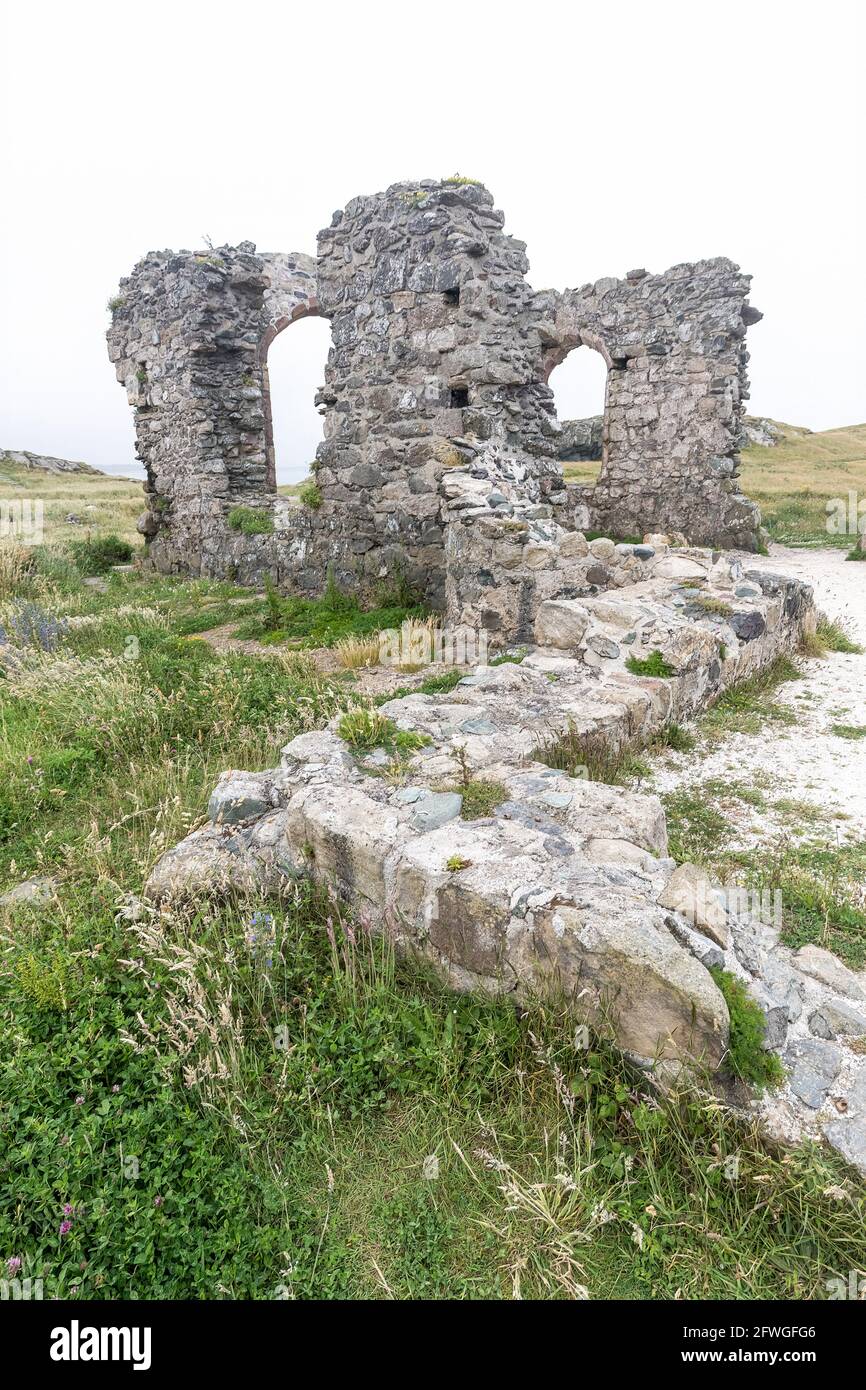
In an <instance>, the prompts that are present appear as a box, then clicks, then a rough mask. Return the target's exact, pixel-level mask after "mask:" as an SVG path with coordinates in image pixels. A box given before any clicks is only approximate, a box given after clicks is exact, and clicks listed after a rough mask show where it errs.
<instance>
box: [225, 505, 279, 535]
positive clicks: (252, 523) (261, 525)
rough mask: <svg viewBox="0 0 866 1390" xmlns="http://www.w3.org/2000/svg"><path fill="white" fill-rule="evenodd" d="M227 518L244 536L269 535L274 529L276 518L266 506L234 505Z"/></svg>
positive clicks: (233, 528) (234, 528) (230, 524)
mask: <svg viewBox="0 0 866 1390" xmlns="http://www.w3.org/2000/svg"><path fill="white" fill-rule="evenodd" d="M226 520H227V521H228V524H229V526H230V527H231V528H232V530H233V531H240V533H241V535H242V536H267V535H270V533H271V532H272V531H273V529H274V519H273V517H272V516H271V513H270V512H269V511H267V509H266V508H264V507H232V509H231V511H230V512H229V514H228V516H227V517H226Z"/></svg>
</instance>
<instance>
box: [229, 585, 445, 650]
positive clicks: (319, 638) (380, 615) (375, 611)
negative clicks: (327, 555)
mask: <svg viewBox="0 0 866 1390" xmlns="http://www.w3.org/2000/svg"><path fill="white" fill-rule="evenodd" d="M423 616H424V609H423V608H422V607H421V605H419V604H411V605H406V604H390V605H388V606H384V607H375V608H368V609H363V608H362V607H361V605H360V603H359V601H358V599H357V598H355V596H354V595H350V594H340V593H339V592H336V593H325V595H324V596H323V597H322V598H318V599H303V598H293V597H292V598H281V597H279V596H278V595H275V594H272V595H270V596H269V597H268V598H266V599H265V600H263V601H260V602H259V605H258V608H257V609H252V610H251V611H250V612H249V613H248V614H247V616H245V617H244V618H243V619H242V621H241V622H240V623H239V624H238V627H237V629H236V631H235V633H234V636H235V637H239V638H242V639H252V640H255V641H259V642H264V643H265V644H266V645H281V644H283V643H285V644H286V645H288V646H290V647H293V648H295V649H298V650H303V649H305V648H314V647H333V646H334V645H335V644H336V643H337V642H339V641H341V640H342V639H343V638H344V637H352V636H363V635H365V634H369V633H375V632H380V631H382V630H383V629H386V628H399V627H400V625H401V623H403V622H404V621H405V620H406V619H407V618H411V617H419V618H420V617H423Z"/></svg>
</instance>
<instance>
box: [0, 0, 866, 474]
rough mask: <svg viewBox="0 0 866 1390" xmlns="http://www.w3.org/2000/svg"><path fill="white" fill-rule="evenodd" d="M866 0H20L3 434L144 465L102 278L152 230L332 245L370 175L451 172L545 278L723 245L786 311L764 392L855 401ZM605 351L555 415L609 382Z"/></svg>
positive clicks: (300, 391)
mask: <svg viewBox="0 0 866 1390" xmlns="http://www.w3.org/2000/svg"><path fill="white" fill-rule="evenodd" d="M864 12H866V10H864V6H863V5H862V4H860V3H853V0H851V2H849V0H824V3H822V4H821V5H815V4H814V3H811V4H809V5H805V4H800V3H797V0H793V3H791V2H790V0H789V3H771V2H770V0H749V3H742V0H725V3H724V4H720V3H719V4H712V5H710V4H705V3H700V0H691V3H679V2H678V0H654V3H652V4H650V3H646V0H644V2H643V3H633V0H618V2H617V3H616V4H604V3H602V0H597V3H595V4H592V5H585V4H579V3H574V0H572V3H571V4H569V5H568V7H567V8H566V7H562V8H560V9H554V7H553V6H552V5H536V4H531V3H530V4H524V5H515V4H510V3H507V0H499V3H478V0H460V3H453V0H427V2H426V3H423V4H421V3H417V2H416V3H411V2H410V0H405V2H404V3H389V2H388V0H365V2H364V3H362V4H358V3H354V4H343V3H340V0H331V3H330V4H328V5H319V6H316V7H312V8H311V9H309V10H306V11H302V10H300V9H299V8H297V7H295V6H292V5H290V4H289V3H285V2H283V3H271V0H260V3H258V4H255V5H250V6H248V7H244V6H239V5H237V4H233V5H227V4H223V3H222V2H221V0H209V3H207V4H203V3H200V0H197V3H195V4H193V3H189V0H173V2H172V3H165V0H147V3H146V4H143V5H132V4H123V3H117V0H115V3H111V4H101V3H95V0H77V2H76V3H74V4H73V3H70V2H69V0H67V3H64V4H62V5H61V4H52V3H45V0H43V2H42V3H40V0H30V3H29V4H27V5H25V4H22V3H18V4H15V5H14V12H13V6H12V3H11V0H7V5H6V13H5V18H4V20H3V33H2V52H3V54H4V60H5V61H4V64H3V68H4V71H3V77H2V83H0V90H2V106H3V123H2V132H3V140H2V154H0V159H2V170H0V172H2V184H0V187H2V190H3V216H2V233H0V235H2V237H3V240H4V242H5V246H4V252H3V256H2V261H0V264H2V272H0V274H2V282H0V292H2V299H0V307H2V326H3V332H2V342H0V373H2V375H0V381H2V399H0V444H2V445H4V446H6V447H13V448H27V449H33V450H36V451H38V452H44V453H54V454H59V455H64V456H66V457H72V458H83V459H86V460H88V461H89V462H91V463H94V464H96V465H97V466H99V467H112V466H126V465H129V464H130V463H131V462H132V458H133V454H132V422H131V412H130V411H129V409H128V407H127V404H126V399H125V396H124V393H123V390H122V388H121V387H120V386H119V385H117V383H116V382H115V379H114V372H113V368H112V367H111V365H110V364H109V362H108V358H107V356H106V351H105V340H104V332H105V328H106V324H107V317H108V316H107V313H106V310H105V303H106V300H107V299H108V297H109V296H110V295H111V294H113V293H115V292H116V287H117V282H118V280H119V278H120V276H121V275H123V274H125V273H126V272H127V271H128V270H129V269H130V268H131V266H132V265H133V264H134V263H135V261H136V260H138V258H139V257H140V256H141V255H143V254H144V252H146V251H148V250H150V249H153V248H162V247H173V248H176V249H177V248H182V247H185V248H197V247H199V246H201V245H202V242H203V237H204V236H205V235H207V236H209V237H210V238H211V239H212V240H213V242H214V243H216V244H219V243H221V242H226V241H228V242H232V243H235V242H238V241H240V240H243V239H244V238H249V239H251V240H253V241H255V242H256V243H257V244H258V246H259V247H260V248H261V249H263V250H285V251H307V252H310V253H314V252H315V236H316V232H317V230H318V229H319V228H320V227H322V226H326V225H327V224H328V222H329V221H330V217H331V213H332V212H333V210H334V209H335V208H337V207H340V206H342V205H343V204H344V203H345V202H346V201H347V200H348V199H349V198H351V197H353V196H354V195H356V194H358V193H371V192H375V191H376V190H379V189H382V188H385V187H386V186H387V185H388V184H389V183H393V182H395V181H396V180H398V179H401V178H425V177H443V176H446V175H448V174H452V173H455V172H460V173H463V174H468V175H470V176H471V177H473V178H479V179H482V180H483V181H484V182H485V183H486V184H487V186H488V187H489V188H490V190H491V191H492V193H493V194H494V197H495V198H496V201H497V205H498V206H499V207H502V208H503V209H504V210H505V213H506V219H507V221H506V227H507V230H509V231H510V232H512V233H513V234H514V235H515V236H517V237H520V238H521V239H522V240H524V241H526V242H528V247H529V251H528V254H529V257H530V261H531V271H530V277H529V278H530V281H531V283H532V284H533V285H535V286H536V288H542V287H544V286H548V285H553V286H557V287H560V288H562V287H565V286H569V285H580V284H583V283H585V282H586V281H589V280H594V279H597V278H598V277H599V276H601V275H623V274H624V273H625V272H626V271H627V270H629V269H631V268H632V267H634V266H646V267H647V268H648V269H649V270H651V271H662V270H664V269H666V268H667V267H668V266H670V265H673V264H675V263H676V262H677V261H684V260H695V259H699V258H701V257H704V256H716V255H728V256H731V257H732V258H733V259H734V260H736V261H738V262H739V263H740V264H741V265H742V266H743V268H744V269H746V270H748V271H750V272H751V273H752V274H753V276H754V282H753V286H752V301H753V303H755V304H756V305H757V306H758V307H759V308H760V309H762V310H763V311H764V314H765V319H764V322H763V323H761V324H759V325H758V326H757V327H756V328H754V329H752V330H751V331H750V334H749V341H750V347H751V351H752V362H751V369H750V370H751V376H752V400H751V404H750V407H749V408H750V410H751V412H752V413H754V414H762V415H771V416H775V417H776V418H777V419H782V420H787V421H790V422H793V423H796V424H804V425H808V426H811V427H812V428H813V429H826V428H830V427H832V426H834V425H844V424H854V423H860V422H862V421H864V420H866V345H864V344H866V335H864V317H866V315H864V310H866V290H864V285H866V278H864V274H866V258H864V230H863V223H864V216H863V214H864V195H863V187H864V159H863V150H864V124H866V123H864V97H863V89H864V82H863V64H864V38H866V30H864V20H863V18H862V16H863V14H864ZM326 348H327V325H325V324H324V323H321V322H318V321H314V320H305V321H302V322H301V323H299V324H296V325H294V326H293V327H292V328H291V329H290V330H288V331H287V332H286V333H284V334H282V335H281V336H280V337H279V338H278V339H277V340H276V343H275V345H274V347H273V348H272V349H271V354H270V362H271V377H272V385H273V393H274V397H275V400H274V407H275V419H276V425H277V446H278V460H279V463H280V472H281V475H282V476H283V477H287V476H299V475H300V474H302V473H303V472H304V471H305V465H306V463H307V462H308V461H309V459H310V457H311V456H312V452H313V450H314V448H315V443H316V439H317V429H318V420H317V416H316V415H315V412H314V410H313V408H312V392H313V390H314V389H315V387H316V386H317V385H318V384H319V383H320V381H321V380H322V367H323V362H324V356H325V352H326ZM583 355H584V354H583V353H578V354H574V355H573V356H574V358H575V359H576V360H577V359H579V358H580V357H581V356H583ZM586 356H587V357H589V356H591V355H590V354H589V353H588V352H586ZM577 365H579V364H578V363H577V361H576V365H575V368H574V375H576V376H581V375H583V374H584V373H581V372H578V371H577ZM592 365H594V364H592V363H590V364H589V365H588V366H587V367H586V368H585V373H586V374H587V375H588V377H589V386H588V388H587V389H586V390H585V391H581V390H580V389H579V388H578V387H575V388H574V389H572V390H571V391H569V392H568V393H565V391H563V397H564V398H563V399H562V400H561V401H560V409H561V412H562V413H563V414H566V415H582V414H592V413H596V412H597V411H598V410H599V409H600V391H601V387H600V384H599V380H600V379H598V378H597V374H595V373H593V372H592ZM562 374H563V375H565V374H566V373H565V372H564V371H563V373H562ZM554 384H556V383H554Z"/></svg>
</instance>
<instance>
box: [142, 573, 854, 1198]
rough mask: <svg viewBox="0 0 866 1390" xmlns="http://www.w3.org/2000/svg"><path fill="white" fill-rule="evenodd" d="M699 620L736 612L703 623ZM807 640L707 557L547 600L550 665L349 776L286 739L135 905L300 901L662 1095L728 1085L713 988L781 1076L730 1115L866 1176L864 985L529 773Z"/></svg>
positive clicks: (425, 707)
mask: <svg viewBox="0 0 866 1390" xmlns="http://www.w3.org/2000/svg"><path fill="white" fill-rule="evenodd" d="M641 563H644V562H641ZM665 569H667V570H668V571H671V570H674V571H676V573H673V574H671V573H668V574H667V575H666V574H664V573H662V572H661V571H663V570H665ZM686 569H688V570H689V571H691V570H695V571H697V570H700V571H701V573H702V575H703V579H699V576H698V574H697V573H691V572H689V573H685V572H684V571H685V570H686ZM696 582H697V583H698V584H699V585H700V587H699V588H694V589H693V588H690V587H687V586H688V585H690V584H692V583H696ZM723 595H726V596H727V597H726V598H724V597H722V596H723ZM702 597H703V598H705V599H706V598H708V599H709V600H710V603H711V605H712V606H713V607H714V608H715V607H717V606H718V605H719V604H722V603H724V604H726V605H727V607H728V608H729V609H730V611H726V612H724V613H719V612H718V611H716V612H710V611H707V609H706V608H704V609H703V610H702V611H700V612H697V611H696V607H699V606H700V605H699V604H698V600H699V599H700V598H702ZM814 619H815V613H814V607H813V605H812V601H811V591H810V590H809V589H808V588H807V587H806V586H804V585H802V584H800V583H798V582H797V581H795V580H788V579H784V578H782V579H779V578H777V577H776V576H770V575H766V574H762V573H760V571H748V572H747V573H746V574H743V573H742V572H741V569H740V566H739V562H737V561H735V560H732V559H731V558H730V557H717V558H715V559H714V558H713V556H712V555H711V554H710V553H709V552H703V551H688V552H683V551H677V552H674V551H668V552H667V553H665V554H662V555H660V556H659V557H658V559H657V560H656V564H655V573H654V574H653V575H652V576H650V577H649V578H647V579H645V580H644V581H642V582H641V583H637V584H632V585H627V586H623V587H622V588H620V589H619V590H611V591H608V592H607V593H605V594H601V595H597V596H595V597H591V596H590V597H587V596H583V597H581V598H580V599H567V598H557V599H552V600H545V601H543V602H542V603H541V604H540V606H539V609H538V613H537V616H536V619H535V626H536V636H537V638H538V639H539V643H540V642H543V643H544V645H536V646H535V647H534V648H533V649H532V650H531V651H530V652H528V653H527V654H526V655H525V656H524V657H523V659H522V660H520V661H518V662H512V661H509V662H506V663H504V664H500V665H497V666H485V667H479V668H477V669H476V670H474V671H471V672H470V673H468V674H467V675H466V676H464V677H463V678H462V679H461V681H460V683H459V684H458V685H457V686H456V688H455V689H454V690H453V691H452V692H451V693H449V694H445V695H440V696H424V695H411V696H407V697H405V698H403V699H399V700H394V701H391V702H390V703H388V704H386V705H384V706H382V708H381V713H382V714H383V715H384V716H386V717H387V718H389V719H390V720H392V721H393V723H394V725H395V726H396V727H397V728H398V729H400V730H402V731H405V732H412V733H414V734H415V735H416V736H417V737H416V743H417V744H418V745H419V746H416V747H415V748H414V749H412V750H410V751H408V752H404V753H403V754H401V755H400V756H399V757H397V756H396V755H395V754H394V752H393V750H391V751H389V750H388V749H387V748H384V747H382V748H378V749H372V750H367V751H365V752H353V750H352V749H351V748H350V747H349V745H348V744H347V743H346V742H345V741H344V740H343V739H342V738H341V737H340V734H339V727H340V722H339V719H337V720H334V721H332V723H331V725H330V726H329V727H328V728H327V729H325V730H323V731H321V732H318V733H310V734H303V735H301V736H300V737H298V738H295V739H293V740H292V742H291V743H289V744H288V745H287V746H286V748H285V749H284V750H283V758H282V763H281V766H280V767H279V768H275V769H273V770H271V771H268V772H261V773H246V772H227V773H225V774H224V775H223V777H222V778H221V779H220V781H219V783H218V785H217V787H216V789H215V791H214V793H213V795H212V797H211V799H210V804H209V807H208V814H209V824H208V825H206V826H205V827H203V828H202V829H200V830H197V831H195V832H194V833H193V834H191V835H190V836H188V837H187V839H186V840H184V841H183V842H182V843H181V844H180V845H178V846H177V847H176V848H175V849H173V850H171V851H170V852H169V853H168V854H166V855H164V856H163V858H162V859H161V860H160V862H159V863H158V864H157V866H156V867H155V869H154V870H153V873H152V875H151V877H150V880H149V883H148V886H147V893H148V896H149V898H150V899H151V900H152V901H154V902H157V903H165V902H167V901H169V900H172V899H174V900H177V899H182V898H185V897H186V898H193V899H195V898H197V897H199V896H200V895H201V894H203V893H214V892H218V893H220V892H226V891H244V892H249V891H254V892H266V893H278V892H281V891H286V890H290V889H291V887H292V885H294V884H296V883H297V882H298V881H299V880H300V879H303V878H307V877H309V878H313V879H315V880H317V881H319V882H321V883H323V884H327V885H329V886H331V887H332V888H336V890H337V891H338V892H339V893H340V894H341V895H342V896H343V897H344V898H345V899H346V900H347V902H349V903H350V904H351V905H352V908H353V911H354V912H355V913H357V914H358V915H359V916H360V917H361V919H362V920H364V921H366V922H367V924H368V925H369V926H370V928H371V929H373V930H374V931H385V932H387V933H388V934H389V935H390V936H391V937H392V939H393V940H394V941H395V942H396V943H397V944H398V945H399V946H400V947H401V948H403V949H407V950H410V951H412V952H414V953H417V954H419V955H421V956H423V957H425V958H426V959H428V960H429V961H431V962H432V963H433V964H434V966H435V967H436V969H437V970H438V971H439V972H440V973H441V975H442V977H443V979H445V980H446V981H447V982H448V983H449V984H450V985H451V986H453V987H454V988H456V989H478V988H480V989H484V990H487V991H492V992H495V993H507V994H509V995H511V996H513V997H514V998H515V999H521V998H529V997H536V996H538V995H544V994H545V993H548V992H550V993H553V994H555V995H556V996H558V997H561V996H563V995H564V996H565V998H566V999H568V1000H569V1001H570V1004H571V1007H572V1008H573V1010H574V1012H575V1017H576V1018H577V1019H581V1020H586V1021H587V1022H591V1023H592V1024H594V1025H595V1026H596V1027H597V1028H600V1029H603V1030H605V1031H609V1032H610V1033H612V1035H613V1037H614V1038H615V1039H616V1041H617V1042H618V1044H619V1045H620V1047H622V1048H623V1049H624V1050H625V1051H626V1053H627V1054H628V1055H629V1056H630V1057H631V1059H632V1060H633V1061H635V1062H636V1063H637V1064H639V1065H641V1066H643V1067H645V1068H647V1069H648V1070H651V1071H654V1072H655V1073H656V1074H657V1075H665V1074H667V1069H668V1068H670V1067H671V1066H677V1065H679V1064H681V1063H683V1062H685V1063H688V1064H689V1065H691V1066H693V1065H695V1064H698V1065H700V1066H701V1067H705V1068H707V1069H708V1070H709V1072H710V1073H712V1072H713V1071H714V1070H715V1069H716V1068H718V1067H719V1066H720V1065H721V1064H722V1062H723V1060H724V1055H725V1049H726V1046H727V1039H728V1015H727V1008H726V1005H725V1002H724V999H723V997H722V995H721V993H720V992H719V990H718V988H717V986H716V984H715V983H714V981H713V978H712V976H711V975H710V973H709V969H710V967H712V966H722V967H724V968H725V969H726V970H728V971H730V972H732V973H734V974H735V975H737V976H738V977H739V978H740V979H742V980H743V981H744V983H745V984H746V986H747V987H748V989H749V990H750V992H751V993H752V994H753V996H754V997H755V998H756V999H757V1000H758V1002H759V1003H760V1005H761V1007H762V1008H763V1010H764V1013H765V1016H766V1020H767V1039H766V1044H765V1045H766V1046H767V1047H770V1048H773V1049H775V1050H776V1051H778V1052H779V1053H780V1054H781V1056H782V1058H783V1061H784V1066H785V1071H786V1081H785V1083H784V1085H783V1086H782V1088H781V1089H780V1090H779V1091H776V1092H773V1093H771V1094H770V1095H768V1096H766V1097H764V1098H762V1099H760V1100H758V1101H751V1100H748V1099H747V1100H746V1102H745V1103H746V1104H747V1105H749V1106H750V1107H751V1109H752V1110H753V1111H754V1112H755V1113H756V1114H757V1115H758V1116H759V1117H760V1119H761V1122H762V1123H763V1125H764V1126H765V1128H766V1129H767V1130H768V1131H769V1132H770V1133H772V1134H773V1135H775V1136H777V1137H779V1138H782V1139H786V1140H790V1139H797V1138H799V1137H802V1136H803V1135H804V1134H813V1135H820V1134H823V1135H824V1136H825V1137H826V1138H827V1139H828V1140H829V1142H830V1143H831V1144H833V1145H834V1146H835V1147H836V1148H837V1149H838V1150H839V1151H840V1152H841V1153H842V1154H844V1155H845V1157H846V1158H848V1159H849V1160H850V1161H851V1162H853V1163H855V1164H857V1165H858V1166H860V1167H861V1168H862V1169H863V1170H864V1171H866V1057H863V1056H862V1055H861V1054H860V1052H859V1051H858V1050H857V1049H856V1048H852V1047H851V1046H850V1042H851V1041H852V1040H853V1039H855V1038H857V1037H859V1036H862V1035H863V1034H866V991H864V988H863V985H862V983H861V981H859V980H858V978H857V977H856V976H855V975H853V974H852V972H851V971H849V970H847V969H846V968H845V967H844V966H842V965H841V964H840V962H838V961H837V960H835V958H834V957H833V956H831V955H830V954H829V953H828V952H825V951H822V950H820V949H818V948H816V947H811V946H807V947H803V948H802V949H801V950H800V951H797V952H792V951H790V950H788V949H787V948H786V947H784V946H782V945H781V944H780V943H779V928H778V924H777V923H773V922H772V921H770V922H768V921H767V920H766V918H765V916H764V915H762V913H761V912H756V911H755V910H754V908H750V905H749V902H748V895H746V901H744V900H743V897H742V894H734V895H731V894H730V893H729V892H728V893H726V892H725V891H724V890H723V889H722V888H720V887H719V886H718V885H714V884H712V883H711V882H710V880H709V879H708V877H707V875H705V874H703V873H702V872H701V871H700V870H698V869H695V868H694V867H693V866H690V865H682V866H679V867H677V866H676V864H675V863H674V861H673V860H672V859H671V858H670V857H669V855H668V846H667V833H666V826H665V818H664V813H663V811H662V807H661V804H660V802H659V801H658V799H657V798H656V797H655V796H652V795H647V794H645V793H641V792H634V791H627V790H624V789H623V788H620V787H613V786H607V785H605V784H602V783H598V782H593V781H589V780H587V778H586V777H584V776H571V775H569V774H568V773H566V772H562V771H557V770H555V769H554V768H552V767H550V766H548V765H547V764H546V763H545V762H544V761H543V760H542V750H543V749H544V748H545V747H549V746H550V742H551V740H552V739H554V738H555V737H556V735H557V734H562V733H568V735H569V737H570V738H571V739H572V740H573V739H575V738H579V737H580V736H581V735H584V734H586V735H592V736H593V737H594V738H595V739H596V740H598V741H600V743H601V744H602V745H606V746H608V747H611V748H613V747H616V746H618V745H620V746H621V745H624V744H630V743H638V744H639V743H640V742H641V741H643V740H646V739H647V738H649V737H651V736H652V734H653V733H654V732H656V731H658V730H660V729H662V728H663V727H664V726H665V725H666V724H667V723H669V722H670V721H671V720H674V719H682V718H684V717H687V716H688V715H689V714H690V713H692V712H693V711H694V710H695V709H697V708H702V707H704V706H706V705H707V704H708V703H710V702H711V701H712V700H713V699H715V698H717V696H718V694H719V693H720V691H721V690H723V689H724V688H725V687H726V686H727V685H729V684H730V683H731V682H733V681H735V680H738V679H741V678H742V677H744V676H746V675H749V674H751V673H753V672H754V671H755V670H757V669H759V668H761V667H764V666H766V665H767V664H768V663H769V662H770V661H772V660H773V659H774V657H775V656H777V655H778V654H780V653H782V652H785V651H791V650H793V649H794V648H795V647H796V646H797V644H798V643H799V641H800V640H801V637H802V635H803V633H804V632H808V631H809V630H810V628H811V627H812V625H813V624H814ZM645 633H648V634H649V635H648V637H647V640H646V641H644V640H643V635H644V634H645ZM630 636H632V637H633V639H634V640H633V641H631V642H629V641H628V640H627V639H628V638H629V637H630ZM626 649H627V650H630V651H635V652H640V651H646V650H651V651H653V652H661V653H662V654H663V655H664V659H665V660H666V661H668V662H669V663H670V665H671V669H672V671H673V674H671V675H670V676H668V677H666V678H661V677H647V676H640V675H635V674H633V673H631V672H629V671H628V669H626V665H625V659H624V656H623V652H624V650H626ZM383 774H387V775H383ZM479 781H480V782H483V783H485V784H487V785H490V784H493V785H494V787H495V788H496V792H495V796H494V797H493V799H492V801H491V805H490V806H489V807H488V808H485V809H488V810H489V814H487V815H483V816H481V817H480V818H478V819H466V810H467V807H468V806H469V805H470V800H471V795H472V786H473V785H475V784H477V783H478V782H479ZM725 1094H728V1093H727V1091H726V1092H725ZM740 1103H743V1100H742V1097H740Z"/></svg>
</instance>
